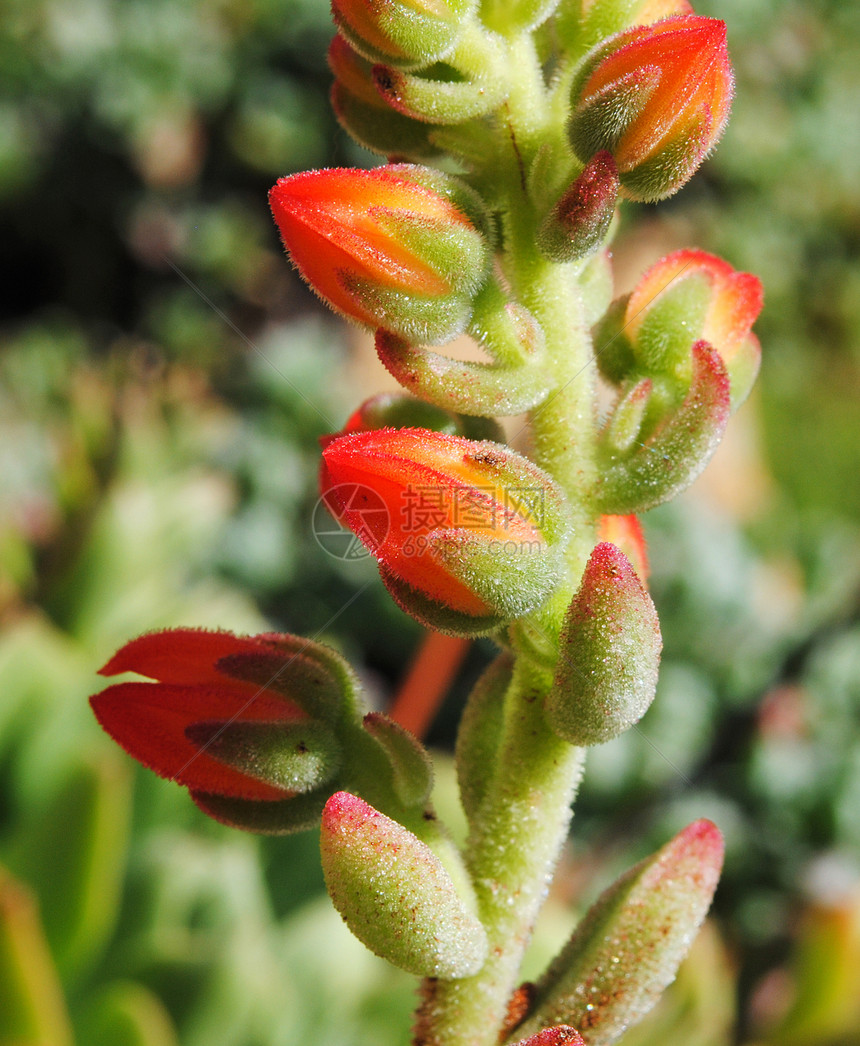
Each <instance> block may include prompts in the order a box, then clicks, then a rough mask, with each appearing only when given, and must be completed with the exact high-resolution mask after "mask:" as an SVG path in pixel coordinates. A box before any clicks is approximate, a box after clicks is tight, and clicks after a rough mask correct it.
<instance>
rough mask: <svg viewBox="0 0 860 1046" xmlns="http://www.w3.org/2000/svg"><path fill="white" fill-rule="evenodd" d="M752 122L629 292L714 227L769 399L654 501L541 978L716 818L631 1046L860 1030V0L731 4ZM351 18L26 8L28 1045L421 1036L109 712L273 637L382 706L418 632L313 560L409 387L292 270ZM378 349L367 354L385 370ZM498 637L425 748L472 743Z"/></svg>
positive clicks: (298, 848)
mask: <svg viewBox="0 0 860 1046" xmlns="http://www.w3.org/2000/svg"><path fill="white" fill-rule="evenodd" d="M697 10H699V11H700V13H703V14H711V15H714V16H717V17H721V18H724V19H726V21H727V22H728V23H729V43H730V48H731V52H732V55H733V59H734V62H735V66H736V71H737V80H738V92H737V102H736V105H735V111H734V117H733V120H732V123H731V125H730V128H729V130H728V132H727V134H726V136H725V139H724V141H723V143H722V145H721V147H720V149H719V151H718V152H717V154H716V156H715V157H714V159H713V160H711V161H710V162H709V163H708V164H707V165H706V167H705V169H704V170H703V171H702V172H701V173H700V174H699V175H697V177H696V178H695V179H694V180H693V182H691V183H690V185H689V186H688V187H687V188H686V189H685V190H684V191H683V192H682V193H680V194H679V195H678V196H677V197H675V198H673V199H672V200H670V201H668V202H667V203H665V204H663V205H661V206H660V207H659V208H645V207H641V208H629V210H628V211H627V212H626V221H625V225H624V227H623V229H622V234H621V238H620V241H619V244H618V250H617V255H616V256H617V260H618V263H619V274H620V280H622V281H623V280H624V279H627V280H628V281H632V279H635V276H636V275H637V274H638V273H639V272H641V271H642V270H643V269H644V268H645V267H647V265H649V264H650V263H651V262H652V261H654V260H655V259H656V258H657V257H658V256H659V255H660V254H662V253H665V252H667V251H668V250H671V249H674V248H676V247H679V246H689V245H698V246H701V247H703V248H705V249H708V250H711V251H714V252H715V253H718V254H721V255H723V256H724V257H726V258H727V259H728V260H730V261H731V262H732V264H733V265H735V266H736V267H737V268H739V269H747V270H750V271H753V272H756V273H758V274H759V275H760V276H761V277H762V279H763V281H764V283H765V288H766V308H765V312H764V314H763V316H762V318H761V320H760V322H759V324H758V327H757V331H758V333H759V336H760V338H761V341H762V344H763V346H764V366H763V373H762V377H761V381H760V384H759V388H758V392H757V394H756V395H755V397H754V399H753V401H752V402H750V403H748V404H747V405H746V406H745V407H744V408H743V410H742V411H741V413H740V415H739V416H738V417H737V418H735V419H734V421H733V423H732V429H731V433H730V438H729V440H728V441H727V445H726V446H725V447H724V448H723V449H722V450H721V451H720V454H719V455H718V458H717V459H716V461H715V462H714V464H713V466H712V468H711V469H710V471H709V473H708V474H706V477H705V478H704V479H703V480H701V481H700V482H699V483H698V484H697V485H696V486H695V487H694V488H693V489H692V490H691V491H690V492H689V493H688V494H687V495H685V496H684V497H683V498H682V499H681V500H680V501H679V502H678V503H676V504H674V505H671V506H666V507H664V508H662V509H659V510H657V511H655V512H653V513H651V514H650V515H649V516H648V517H647V518H646V520H645V524H646V528H647V532H648V536H649V539H650V550H651V559H652V588H653V591H654V597H655V601H656V603H657V606H658V608H659V610H660V614H661V619H662V622H663V630H664V636H665V641H666V650H665V656H664V669H663V673H662V681H661V685H660V692H659V695H658V699H657V701H656V702H655V705H654V707H653V708H652V709H651V711H650V712H649V713H648V715H647V717H646V718H645V719H644V720H643V722H642V724H641V726H640V727H638V728H637V729H635V730H634V731H631V732H630V733H629V734H628V735H625V736H624V737H622V738H619V739H618V740H617V741H615V742H612V743H611V744H609V745H605V746H602V747H601V748H599V749H596V750H595V751H594V752H593V753H592V756H591V759H590V764H589V767H590V768H589V772H588V774H587V775H586V783H585V787H584V791H583V795H582V798H581V800H580V804H579V807H578V812H577V817H576V819H575V835H574V838H573V840H572V846H571V850H570V853H569V855H568V856H567V858H566V860H565V864H564V867H563V868H562V870H561V875H560V877H559V883H558V884H557V887H556V889H555V892H554V894H553V896H552V897H551V899H550V916H549V917H548V918H547V920H546V924H545V926H544V927H543V928H542V929H541V930H540V932H539V933H538V935H537V940H536V944H535V955H534V957H533V960H532V961H533V963H534V965H535V969H538V968H539V963H540V961H541V958H542V956H546V955H548V954H549V953H550V952H551V949H552V947H553V945H554V942H555V941H556V940H557V938H558V934H559V933H560V932H561V931H562V930H563V929H564V928H565V927H567V926H569V925H571V923H572V922H573V920H574V919H575V916H576V912H577V911H578V910H579V909H581V907H582V906H583V905H584V904H586V903H588V901H589V900H590V899H591V898H593V896H594V895H595V893H596V892H597V890H598V889H599V888H600V887H601V886H603V885H605V884H606V883H607V882H608V881H609V879H610V878H611V877H612V876H613V875H614V874H616V873H617V872H618V871H620V870H621V869H622V868H623V867H625V866H627V865H629V864H630V863H632V862H633V861H634V860H636V859H637V858H638V857H640V856H642V855H643V854H644V853H646V852H647V851H648V850H649V849H653V848H655V847H656V846H657V845H659V844H661V843H662V842H663V841H665V839H666V837H667V835H668V833H669V832H670V831H673V830H675V829H677V828H679V827H681V826H682V824H683V823H686V822H687V821H689V820H692V819H693V818H695V817H698V816H702V815H706V816H711V817H713V818H714V819H715V820H716V821H717V822H718V823H719V824H720V826H721V828H722V829H723V831H724V832H725V834H726V836H727V843H728V856H727V865H726V871H725V876H724V880H723V883H722V886H721V889H720V892H719V894H718V898H717V903H716V908H715V920H714V924H713V925H712V926H710V927H709V929H708V930H707V932H706V933H705V934H704V935H703V936H702V938H701V939H700V941H699V942H698V943H697V946H696V949H695V951H694V954H693V956H692V958H691V960H690V962H689V963H688V964H687V966H686V967H685V968H684V970H683V971H682V974H681V976H680V977H679V980H678V982H677V983H676V985H675V986H674V988H673V989H672V990H671V991H670V993H669V995H668V997H667V999H666V1001H665V1003H664V1004H663V1005H662V1006H661V1008H660V1009H659V1010H658V1012H657V1013H656V1014H655V1015H654V1016H653V1017H652V1018H651V1019H650V1020H649V1021H648V1022H647V1023H646V1025H643V1026H642V1027H641V1028H640V1029H636V1030H633V1031H632V1032H630V1033H629V1034H628V1035H627V1036H626V1037H625V1039H624V1043H625V1046H649V1044H651V1046H657V1044H658V1043H660V1044H662V1043H666V1042H677V1043H681V1042H683V1043H684V1044H685V1046H728V1044H729V1043H735V1042H745V1043H752V1042H756V1043H758V1044H764V1043H768V1044H772V1046H793V1044H794V1043H797V1044H800V1043H801V1042H802V1043H803V1044H804V1046H857V1043H858V1042H860V1003H858V999H860V973H858V970H860V746H858V736H860V483H858V480H857V477H858V475H860V395H858V392H860V266H858V263H857V258H858V256H860V252H858V240H859V239H860V123H858V120H857V116H856V110H857V98H858V97H860V7H857V6H856V5H852V4H845V3H844V2H843V3H839V2H836V0H806V2H799V0H798V2H792V0H708V3H700V4H698V5H697ZM331 31H332V30H331V26H330V19H329V12H328V5H327V4H326V3H324V2H323V0H242V2H239V0H7V3H6V4H5V5H4V11H3V16H2V18H0V69H2V81H0V87H1V88H2V95H0V208H2V210H0V242H2V244H3V250H2V253H0V296H2V302H3V312H2V325H0V337H2V348H0V474H2V480H0V625H2V635H0V869H1V870H0V1044H3V1046H6V1044H12V1043H15V1044H16V1046H72V1043H77V1044H78V1046H172V1044H176V1043H181V1044H182V1046H198V1044H200V1046H202V1044H203V1043H205V1044H206V1046H222V1044H223V1046H293V1044H298V1043H318V1044H324V1046H367V1044H368V1043H373V1044H374V1046H388V1044H389V1043H390V1044H391V1046H395V1044H402V1043H403V1042H405V1041H407V1039H408V1026H409V1011H410V1009H411V1006H412V1002H413V999H412V988H411V981H410V979H409V978H407V977H405V976H401V975H399V974H398V973H397V972H396V971H393V970H391V969H390V968H388V967H387V966H385V964H383V963H381V962H379V961H377V960H376V959H374V958H373V957H371V956H369V955H367V954H366V953H365V952H364V951H363V949H362V948H361V946H359V945H358V944H357V943H356V942H354V941H353V940H352V938H350V937H349V935H348V934H347V932H346V931H345V930H344V929H343V927H342V926H341V924H340V921H339V919H338V917H337V916H336V915H334V913H333V912H332V911H331V910H330V907H329V906H328V904H327V901H326V899H325V897H324V896H323V895H322V893H321V890H322V880H321V875H320V872H319V869H318V854H317V849H316V840H315V839H314V838H313V836H312V833H309V834H307V835H304V836H299V837H295V838H289V839H277V840H258V839H255V838H251V837H246V836H242V835H240V834H239V833H236V832H230V831H227V830H226V829H222V828H220V827H219V826H217V825H215V824H214V823H212V822H209V821H207V820H206V819H205V818H204V817H203V816H202V815H200V814H199V813H198V811H197V810H196V809H195V808H194V807H193V806H192V804H191V803H190V802H189V801H188V799H187V797H186V795H185V794H184V792H182V791H181V790H180V789H177V788H175V787H173V786H170V785H169V784H166V783H164V782H161V781H158V780H157V779H155V778H154V777H153V776H152V775H148V774H146V773H144V772H142V771H138V770H136V769H135V768H134V767H133V766H132V765H131V764H130V761H129V760H128V759H126V758H125V757H124V756H123V754H122V753H121V752H119V751H118V750H117V749H115V746H113V745H112V743H110V742H109V741H108V740H107V739H106V738H104V737H103V736H101V734H100V732H99V730H98V728H97V727H96V725H95V723H94V721H93V720H92V718H91V715H90V713H89V708H88V706H87V703H86V697H87V695H88V694H89V693H91V692H92V691H93V690H95V689H98V679H97V677H96V676H95V671H96V669H97V668H98V667H99V666H100V665H101V664H102V663H104V661H105V660H106V659H107V658H108V657H109V656H110V654H111V653H113V651H114V650H115V648H116V647H117V646H119V645H120V644H121V643H122V642H123V641H125V640H126V639H127V638H129V637H131V636H132V635H135V634H137V633H139V632H142V631H146V630H149V629H153V628H158V627H164V626H168V625H178V624H186V625H201V626H209V627H218V626H220V627H224V628H229V629H231V630H235V631H256V630H261V629H263V628H272V627H274V628H277V629H282V630H287V631H295V632H299V633H302V634H306V635H311V636H315V637H318V638H322V639H325V640H327V641H330V642H332V643H334V644H335V645H337V646H338V647H339V648H340V649H341V650H343V651H344V652H345V653H346V654H347V655H348V656H350V657H351V658H352V659H353V661H354V662H355V663H356V665H357V666H358V667H359V669H360V671H361V672H362V673H363V675H364V677H365V679H366V682H367V685H368V689H369V692H370V694H371V697H372V699H373V700H375V701H377V702H378V703H379V704H380V706H384V704H385V702H386V700H387V699H388V698H389V697H390V695H391V693H392V691H393V690H394V689H395V688H396V686H397V682H398V679H399V678H400V677H401V676H402V673H403V669H404V665H405V664H406V662H407V661H408V658H409V656H410V654H411V652H412V651H413V650H414V648H415V646H416V643H417V642H418V641H419V638H420V630H419V629H418V627H417V626H416V625H415V624H414V623H413V622H412V621H410V620H408V619H407V618H405V617H404V616H403V615H402V614H400V612H399V611H397V610H396V609H394V608H393V606H392V605H391V603H390V600H389V599H388V598H387V596H386V595H385V594H384V592H383V591H382V590H381V586H380V585H379V584H378V582H377V581H376V579H375V569H374V568H373V566H372V564H369V563H368V562H367V561H364V562H358V563H355V562H352V563H347V562H342V561H339V560H336V559H333V558H332V557H330V556H327V555H326V554H325V553H323V552H322V550H321V549H319V547H318V546H317V545H316V543H315V541H314V539H313V536H312V533H311V527H310V519H311V516H312V512H313V507H314V503H315V499H316V495H315V472H316V467H317V459H318V448H317V438H318V437H319V436H320V435H321V434H323V433H325V432H329V431H332V430H334V429H336V428H338V427H339V426H340V425H341V424H342V423H343V421H344V419H345V417H346V416H347V414H348V413H349V412H350V411H351V410H352V408H353V407H354V406H355V405H356V389H362V390H366V392H367V393H368V394H369V393H370V392H371V391H373V388H374V383H375V382H376V381H377V380H379V381H380V382H381V381H382V372H381V368H380V369H379V370H375V369H374V368H375V367H376V364H375V363H374V362H372V361H370V360H369V353H367V348H366V346H365V347H364V348H363V349H362V350H358V354H357V350H356V348H355V345H354V344H353V341H352V339H351V338H350V337H349V336H348V335H347V332H346V331H344V330H343V328H342V327H341V326H339V325H338V324H337V323H336V322H335V321H334V320H333V319H331V318H330V317H329V316H328V315H326V314H324V312H323V311H322V310H321V308H320V307H319V306H318V304H317V303H316V302H315V301H314V299H313V298H312V297H311V296H310V295H309V294H308V293H307V292H306V291H305V290H304V288H303V287H302V285H301V284H300V282H299V281H298V279H297V278H296V277H295V275H294V274H293V273H292V272H291V270H290V268H289V266H288V265H287V264H286V262H285V261H284V259H283V256H282V252H281V249H280V245H279V243H278V240H277V236H276V234H275V231H274V227H273V225H272V223H271V221H270V218H269V215H268V211H267V208H266V204H265V199H266V196H265V194H266V192H267V190H268V188H269V187H270V185H271V184H272V182H273V181H274V180H275V179H276V178H277V177H279V176H281V175H284V174H288V173H290V172H291V171H295V170H300V169H304V168H307V167H314V166H332V165H340V164H352V163H360V164H367V163H368V162H375V161H373V160H372V159H371V158H370V157H369V156H368V155H367V154H363V153H362V151H361V150H359V149H358V148H357V147H355V146H353V145H351V144H350V142H349V141H348V140H347V138H346V137H345V136H344V135H343V134H342V132H340V130H339V129H338V128H337V126H336V124H335V122H334V118H333V116H332V115H331V114H330V112H329V109H328V105H327V100H326V92H327V89H328V83H329V76H328V73H327V70H326V67H325V51H326V48H327V44H328V40H329V38H330V35H331ZM361 352H365V353H367V354H366V355H364V356H361ZM488 656H489V651H488V649H486V648H484V647H483V646H482V645H481V644H477V645H476V647H475V649H474V650H473V652H472V653H471V654H470V656H469V659H468V661H467V664H466V667H465V669H464V670H463V672H462V674H461V676H462V677H461V679H459V680H458V684H457V686H455V688H454V691H453V692H452V694H451V697H450V699H449V700H448V702H447V703H446V706H445V708H444V709H443V711H442V714H441V715H440V717H439V720H438V723H437V724H436V726H435V728H434V732H433V734H432V736H431V741H433V742H435V743H436V744H437V745H438V746H439V747H440V751H441V754H440V785H439V790H440V796H439V805H440V807H442V809H443V810H447V811H449V815H450V817H451V818H453V819H454V820H456V817H457V812H456V807H455V801H454V800H453V798H452V785H451V780H450V778H451V774H450V766H449V762H448V757H447V756H446V755H445V752H446V750H450V743H451V738H452V730H453V724H454V723H455V722H456V718H457V713H458V710H459V708H460V707H461V705H462V700H463V696H464V694H465V691H466V688H467V686H468V682H469V680H470V679H471V678H474V676H475V675H476V674H477V672H478V671H479V670H480V668H481V666H482V665H483V664H484V663H485V662H486V659H487V657H488Z"/></svg>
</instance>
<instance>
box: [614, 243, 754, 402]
mask: <svg viewBox="0 0 860 1046" xmlns="http://www.w3.org/2000/svg"><path fill="white" fill-rule="evenodd" d="M762 303H763V291H762V285H761V281H760V280H759V279H758V277H756V276H753V275H752V274H751V273H748V272H736V271H735V270H734V269H733V268H732V267H731V265H729V264H728V262H725V261H723V260H722V259H721V258H717V257H715V256H714V255H713V254H707V253H706V252H705V251H699V250H681V251H675V252H674V253H673V254H669V255H667V256H666V257H665V258H662V259H661V260H660V261H658V262H657V264H656V265H653V266H652V267H651V268H650V269H649V270H648V271H647V272H646V273H645V275H644V276H643V277H642V279H641V280H640V281H639V284H638V285H637V287H636V289H635V290H634V291H633V293H632V294H631V295H630V296H629V298H628V299H627V300H626V302H625V301H621V302H619V303H618V305H617V306H616V307H614V308H613V309H612V310H611V312H610V314H609V316H608V317H607V320H606V322H605V324H604V325H603V326H602V328H601V330H600V333H599V335H598V342H599V343H601V344H606V345H607V351H606V353H602V354H601V355H600V356H599V357H598V359H599V361H600V363H601V367H602V368H606V370H605V371H604V373H605V374H606V376H607V377H610V378H612V379H613V380H618V379H619V378H622V379H623V377H624V376H626V373H628V372H629V371H631V370H636V371H641V372H644V373H646V374H669V375H674V376H677V377H679V378H681V379H682V380H686V379H688V377H689V370H690V349H691V347H692V346H693V344H694V343H695V342H697V341H706V342H707V343H708V344H709V345H710V346H711V347H712V348H714V349H716V350H717V352H718V353H719V354H720V357H721V358H722V361H723V363H724V364H725V367H726V370H727V372H728V375H729V380H730V382H731V398H732V408H733V409H735V408H737V407H738V406H739V405H740V404H741V403H742V402H743V401H744V399H745V398H746V396H747V394H748V393H749V390H750V388H751V387H752V384H753V381H754V380H755V377H756V374H757V373H758V366H759V361H760V357H761V347H760V346H759V342H758V339H757V338H756V336H755V335H754V334H753V333H751V328H752V325H753V323H755V321H756V319H757V317H758V314H759V313H760V312H761V307H762ZM618 370H620V371H621V372H622V373H613V372H614V371H618Z"/></svg>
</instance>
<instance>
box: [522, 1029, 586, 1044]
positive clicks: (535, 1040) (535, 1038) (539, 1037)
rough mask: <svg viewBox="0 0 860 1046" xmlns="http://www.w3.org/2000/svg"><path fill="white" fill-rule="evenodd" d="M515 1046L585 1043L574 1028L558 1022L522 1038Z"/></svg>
mask: <svg viewBox="0 0 860 1046" xmlns="http://www.w3.org/2000/svg"><path fill="white" fill-rule="evenodd" d="M515 1046H586V1043H585V1040H584V1039H583V1037H582V1036H581V1035H580V1034H579V1032H578V1031H577V1030H576V1028H571V1027H570V1025H567V1024H558V1025H556V1026H555V1027H554V1028H544V1029H543V1031H539V1032H538V1033H537V1034H536V1035H530V1036H529V1037H528V1038H527V1039H522V1040H521V1041H520V1042H518V1043H515Z"/></svg>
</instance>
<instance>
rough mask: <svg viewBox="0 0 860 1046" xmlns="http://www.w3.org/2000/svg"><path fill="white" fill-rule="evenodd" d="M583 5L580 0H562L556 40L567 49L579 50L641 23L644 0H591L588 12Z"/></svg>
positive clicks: (583, 49) (581, 51) (581, 50)
mask: <svg viewBox="0 0 860 1046" xmlns="http://www.w3.org/2000/svg"><path fill="white" fill-rule="evenodd" d="M582 6H583V5H582V0H570V2H565V3H563V4H562V6H561V8H560V9H559V12H558V14H557V16H556V19H555V30H556V32H557V34H558V37H559V42H560V44H561V45H562V47H563V50H564V51H566V52H568V53H572V52H574V51H576V52H577V53H579V54H582V53H583V52H585V51H587V50H589V49H590V48H592V47H594V46H595V45H596V44H599V43H600V42H601V40H605V39H606V38H607V37H609V36H614V35H615V34H616V33H620V32H621V31H622V30H624V29H628V28H630V26H633V25H639V24H641V19H640V18H639V17H638V14H639V10H640V8H641V7H642V6H643V0H591V2H590V3H589V5H588V11H587V12H583V10H582Z"/></svg>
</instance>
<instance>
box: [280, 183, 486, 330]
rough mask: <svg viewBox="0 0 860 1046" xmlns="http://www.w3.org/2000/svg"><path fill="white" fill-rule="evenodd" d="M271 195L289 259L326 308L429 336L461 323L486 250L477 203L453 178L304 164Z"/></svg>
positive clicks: (468, 311) (480, 281) (483, 272)
mask: <svg viewBox="0 0 860 1046" xmlns="http://www.w3.org/2000/svg"><path fill="white" fill-rule="evenodd" d="M269 202H270V204H271V207H272V213H273V215H274V218H275V221H276V222H277V225H278V228H279V229H280V231H281V236H282V238H283V241H284V246H285V247H286V248H287V251H288V252H289V254H290V256H291V258H292V260H293V264H294V265H295V266H296V268H297V269H298V270H299V272H300V273H301V274H302V276H303V277H304V278H305V279H306V280H307V282H308V283H309V284H310V285H311V287H312V289H313V290H315V291H316V292H317V294H319V295H320V297H321V298H323V299H324V300H325V301H327V302H328V304H329V305H331V307H332V308H333V309H335V310H337V311H338V312H341V313H343V314H344V315H345V316H348V317H349V318H351V319H354V320H357V321H358V322H359V323H363V324H365V325H366V326H368V327H372V328H377V327H383V328H384V329H386V330H390V331H394V332H395V333H398V334H402V335H403V336H404V337H406V338H410V339H414V340H418V341H424V342H430V343H437V344H438V343H440V342H443V341H448V340H450V339H451V338H452V337H454V336H455V335H456V334H458V333H460V332H461V331H462V330H463V329H464V328H465V326H466V324H467V322H468V319H469V317H470V315H471V309H472V299H473V297H474V295H475V294H476V293H477V291H478V290H479V289H480V287H481V286H482V285H483V283H484V281H485V279H486V276H487V272H488V267H489V261H490V251H489V247H488V244H487V241H486V239H485V237H484V235H483V233H482V231H480V229H479V228H478V227H477V225H482V224H483V221H484V218H483V207H482V204H481V203H480V200H479V199H478V197H477V196H476V195H475V194H474V193H473V192H472V190H470V189H469V188H468V187H466V186H465V185H463V184H462V183H460V182H459V181H457V180H456V179H454V178H451V177H449V176H447V175H443V174H440V173H438V172H435V171H430V170H429V169H427V168H423V167H415V166H409V165H405V164H404V165H391V166H388V167H378V168H376V169H375V170H371V171H363V170H357V169H353V168H337V169H332V170H325V171H308V172H305V173H303V174H296V175H293V176H292V177H290V178H281V179H279V181H278V183H277V184H276V185H275V186H274V188H273V189H272V191H271V192H270V193H269ZM476 223H477V224H476Z"/></svg>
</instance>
